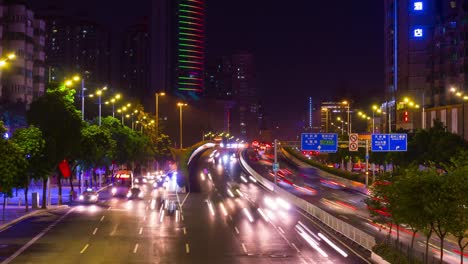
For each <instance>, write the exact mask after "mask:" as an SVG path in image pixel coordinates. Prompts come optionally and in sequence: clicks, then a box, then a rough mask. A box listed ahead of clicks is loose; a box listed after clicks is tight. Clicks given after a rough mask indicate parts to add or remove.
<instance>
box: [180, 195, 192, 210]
mask: <svg viewBox="0 0 468 264" xmlns="http://www.w3.org/2000/svg"><path fill="white" fill-rule="evenodd" d="M189 195H190V192H189V193H187V195H186V196H185V198H184V200H182V203H181V204H180V209H182V206H184V203H185V200H187V198H188V196H189Z"/></svg>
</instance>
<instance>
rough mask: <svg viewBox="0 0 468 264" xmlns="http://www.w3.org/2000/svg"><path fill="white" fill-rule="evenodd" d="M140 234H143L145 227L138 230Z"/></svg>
mask: <svg viewBox="0 0 468 264" xmlns="http://www.w3.org/2000/svg"><path fill="white" fill-rule="evenodd" d="M138 234H140V235H141V234H143V227H140V232H138Z"/></svg>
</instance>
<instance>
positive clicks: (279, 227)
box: [278, 226, 285, 234]
mask: <svg viewBox="0 0 468 264" xmlns="http://www.w3.org/2000/svg"><path fill="white" fill-rule="evenodd" d="M278 229H279V231H280V232H281V233H283V234H285V232H284V230H283V228H281V226H278Z"/></svg>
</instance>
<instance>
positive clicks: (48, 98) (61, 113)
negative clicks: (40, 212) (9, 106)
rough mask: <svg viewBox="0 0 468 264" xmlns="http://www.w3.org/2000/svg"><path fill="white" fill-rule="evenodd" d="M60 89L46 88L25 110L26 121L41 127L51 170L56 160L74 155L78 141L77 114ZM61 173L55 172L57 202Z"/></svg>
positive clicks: (45, 159)
mask: <svg viewBox="0 0 468 264" xmlns="http://www.w3.org/2000/svg"><path fill="white" fill-rule="evenodd" d="M66 95H67V94H66V93H64V92H62V91H57V90H52V91H48V92H47V93H46V94H44V95H43V96H41V97H39V98H38V99H37V100H36V101H34V102H32V103H31V107H30V109H29V111H28V112H27V115H26V117H27V119H28V123H29V124H32V125H35V126H37V127H38V128H39V129H41V131H42V133H43V135H44V140H45V152H44V162H45V164H46V166H47V167H48V168H49V169H50V170H52V169H55V168H57V166H58V164H59V162H60V161H62V160H63V159H66V158H71V157H76V156H77V154H78V153H79V149H80V143H81V127H82V125H83V123H82V121H81V116H80V113H79V112H78V111H77V110H76V108H75V107H74V106H73V103H72V102H70V101H69V100H67V99H65V97H66ZM60 179H61V175H60V174H58V187H59V204H61V203H62V185H61V181H60ZM46 188H47V177H44V178H43V196H42V199H43V208H45V202H46V198H45V197H46V194H47V193H46Z"/></svg>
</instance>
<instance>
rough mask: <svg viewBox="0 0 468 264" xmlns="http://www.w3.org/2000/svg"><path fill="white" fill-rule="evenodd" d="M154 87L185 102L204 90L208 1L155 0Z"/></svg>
mask: <svg viewBox="0 0 468 264" xmlns="http://www.w3.org/2000/svg"><path fill="white" fill-rule="evenodd" d="M151 33H152V34H151V41H152V44H151V49H152V55H151V61H152V62H151V64H152V74H151V75H152V80H151V84H152V85H151V86H152V89H154V91H155V92H156V91H166V92H168V93H170V94H174V95H176V96H178V97H181V98H184V99H190V98H196V97H198V96H199V95H200V94H201V92H203V90H204V72H205V1H204V0H178V1H174V0H161V1H153V16H152V32H151Z"/></svg>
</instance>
